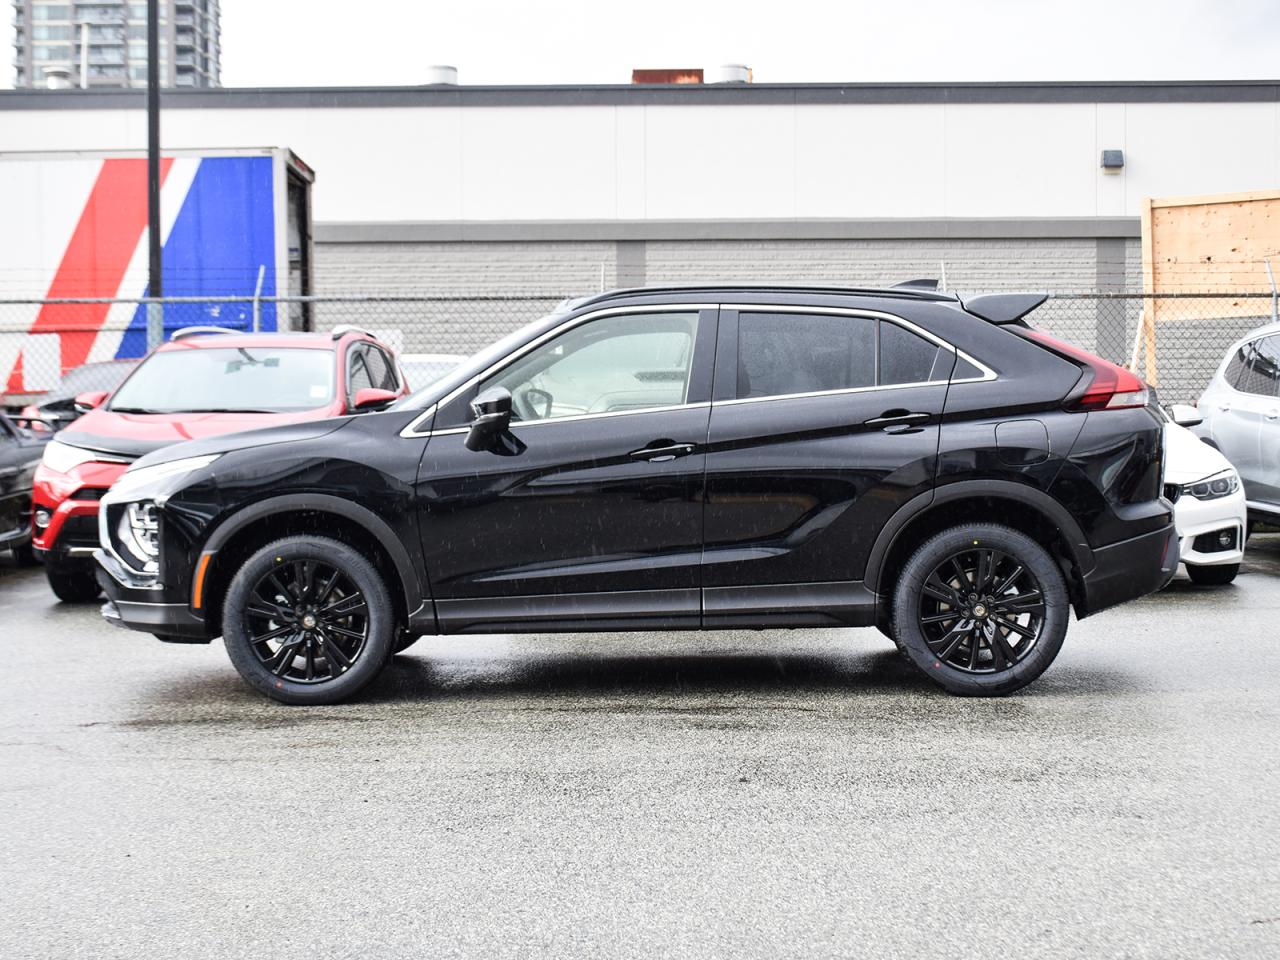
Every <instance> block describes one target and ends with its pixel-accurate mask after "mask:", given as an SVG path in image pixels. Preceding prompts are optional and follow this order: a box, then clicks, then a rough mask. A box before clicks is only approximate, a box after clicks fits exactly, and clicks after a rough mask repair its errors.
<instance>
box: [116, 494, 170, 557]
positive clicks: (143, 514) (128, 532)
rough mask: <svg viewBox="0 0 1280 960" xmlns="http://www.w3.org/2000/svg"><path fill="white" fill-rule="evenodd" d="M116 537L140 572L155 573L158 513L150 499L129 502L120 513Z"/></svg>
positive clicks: (158, 540) (157, 547)
mask: <svg viewBox="0 0 1280 960" xmlns="http://www.w3.org/2000/svg"><path fill="white" fill-rule="evenodd" d="M116 539H118V540H119V541H120V545H121V546H122V547H124V549H125V550H126V551H127V552H129V553H130V554H132V556H133V559H134V560H137V561H138V562H137V564H131V566H134V567H136V568H137V569H138V570H140V571H141V572H142V573H156V572H157V571H158V570H159V569H160V566H159V558H160V513H159V510H158V509H157V508H156V505H155V504H154V503H153V502H151V501H150V500H142V501H139V502H137V503H131V504H129V505H128V506H126V507H125V509H124V510H123V511H122V512H121V514H120V522H119V523H118V524H117V525H116Z"/></svg>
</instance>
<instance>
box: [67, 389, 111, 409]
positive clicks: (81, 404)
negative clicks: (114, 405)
mask: <svg viewBox="0 0 1280 960" xmlns="http://www.w3.org/2000/svg"><path fill="white" fill-rule="evenodd" d="M109 395H110V394H109V391H106V390H90V391H89V392H88V393H81V394H78V395H77V396H76V399H75V405H76V413H88V412H89V411H90V410H96V409H97V408H98V407H100V406H102V405H103V404H104V403H106V401H107V397H108V396H109Z"/></svg>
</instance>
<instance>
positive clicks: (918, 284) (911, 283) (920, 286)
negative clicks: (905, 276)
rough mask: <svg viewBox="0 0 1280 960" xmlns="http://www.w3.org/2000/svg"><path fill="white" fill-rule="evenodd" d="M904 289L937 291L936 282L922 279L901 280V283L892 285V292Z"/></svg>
mask: <svg viewBox="0 0 1280 960" xmlns="http://www.w3.org/2000/svg"><path fill="white" fill-rule="evenodd" d="M904 288H905V289H907V290H937V289H938V281H937V280H934V279H931V278H925V277H922V278H921V279H919V280H903V281H902V282H901V283H895V284H894V285H893V289H894V290H902V289H904Z"/></svg>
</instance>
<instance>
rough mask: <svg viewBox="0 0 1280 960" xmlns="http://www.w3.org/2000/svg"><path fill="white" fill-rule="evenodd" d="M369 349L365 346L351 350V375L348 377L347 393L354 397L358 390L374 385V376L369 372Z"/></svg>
mask: <svg viewBox="0 0 1280 960" xmlns="http://www.w3.org/2000/svg"><path fill="white" fill-rule="evenodd" d="M367 355H368V351H367V350H365V348H364V347H356V348H354V349H353V350H352V351H351V376H350V377H348V378H347V394H348V395H349V396H352V397H354V396H355V393H356V391H357V390H363V389H364V388H365V387H372V386H373V377H372V376H371V375H370V373H369V364H368V362H367V359H366V358H367Z"/></svg>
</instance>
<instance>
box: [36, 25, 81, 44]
mask: <svg viewBox="0 0 1280 960" xmlns="http://www.w3.org/2000/svg"><path fill="white" fill-rule="evenodd" d="M31 36H32V37H33V38H34V39H36V40H70V39H71V27H70V25H65V26H64V25H63V24H60V23H58V24H53V23H37V24H36V25H35V26H33V27H32V28H31Z"/></svg>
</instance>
